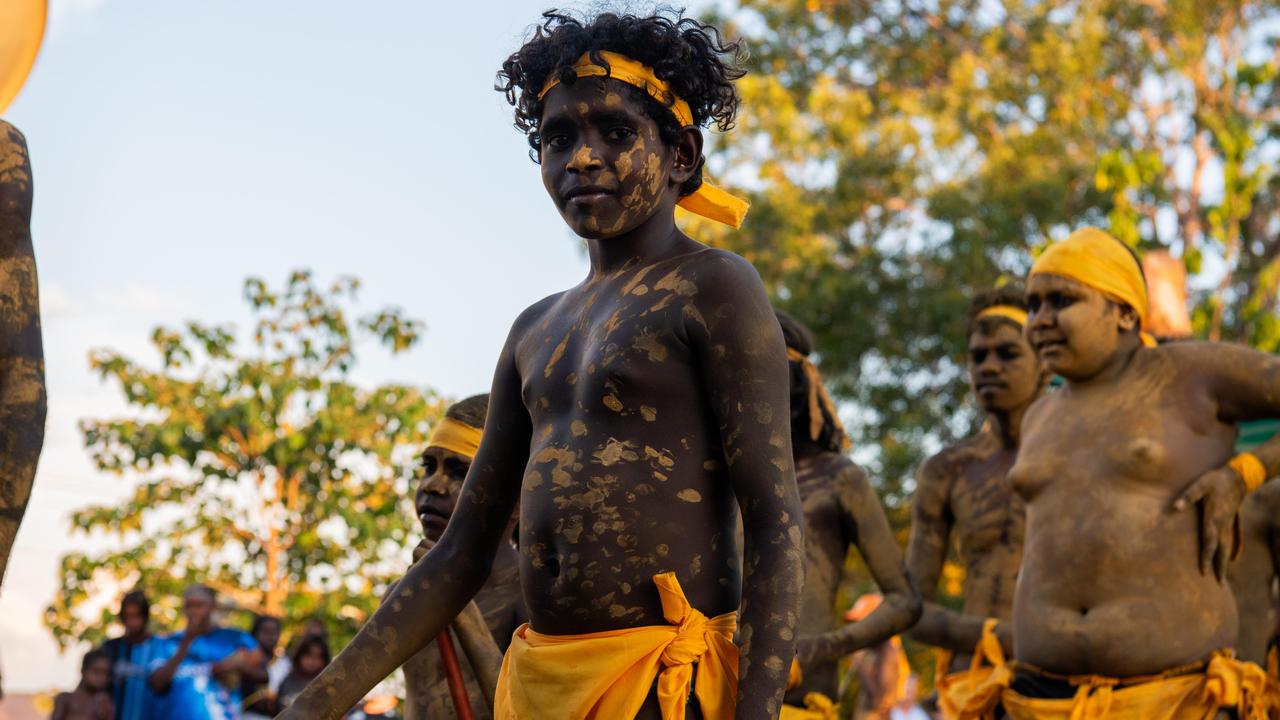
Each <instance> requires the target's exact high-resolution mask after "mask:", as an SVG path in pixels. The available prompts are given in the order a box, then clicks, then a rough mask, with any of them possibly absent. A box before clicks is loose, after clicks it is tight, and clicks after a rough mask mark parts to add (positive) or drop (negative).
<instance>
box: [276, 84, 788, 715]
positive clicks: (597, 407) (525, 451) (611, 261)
mask: <svg viewBox="0 0 1280 720" xmlns="http://www.w3.org/2000/svg"><path fill="white" fill-rule="evenodd" d="M545 106H546V109H545V110H544V113H543V118H542V120H543V124H542V136H543V143H544V144H543V146H542V149H543V152H542V153H541V157H540V160H541V164H542V175H543V179H544V185H546V186H547V189H548V193H549V194H550V195H551V198H552V201H553V202H554V203H555V205H556V207H557V208H558V209H559V210H560V212H561V214H562V216H563V217H564V218H565V221H566V222H567V223H568V224H569V226H570V227H571V228H572V229H573V230H574V231H575V232H578V233H579V234H580V235H582V236H583V237H585V238H586V239H587V241H588V243H587V244H588V250H589V254H590V259H591V271H590V273H589V275H588V277H587V279H586V280H584V281H583V282H582V283H581V284H579V285H578V286H576V287H574V288H571V289H570V290H567V291H565V292H563V293H559V294H556V295H553V296H551V297H548V298H546V299H544V300H542V301H540V302H538V303H536V304H534V305H533V306H532V307H530V308H529V309H528V310H526V311H525V312H524V313H523V314H522V315H521V316H520V317H519V318H518V319H517V320H516V322H515V324H514V326H513V328H512V331H511V334H510V336H509V338H508V341H507V344H506V346H505V348H504V349H503V351H502V354H501V357H500V359H499V362H498V368H497V371H496V373H495V378H494V384H493V390H492V393H491V399H490V408H489V417H488V421H487V424H486V427H485V433H484V440H483V441H482V443H481V446H480V449H479V451H478V453H477V456H476V459H475V462H474V463H473V465H472V468H471V471H470V472H469V473H468V475H467V480H466V483H465V485H464V487H463V489H462V496H461V498H460V499H459V501H458V505H457V508H456V510H455V512H454V517H453V520H452V522H450V523H449V526H448V528H447V529H446V530H445V532H444V534H443V535H442V536H441V538H440V542H439V543H438V544H437V545H436V546H435V547H434V548H433V549H432V551H431V552H429V553H428V554H427V555H426V556H425V557H424V558H423V559H422V560H421V561H419V562H418V563H417V564H416V565H415V566H414V567H413V568H412V569H411V570H410V571H409V573H408V575H406V577H405V579H404V581H402V582H401V583H400V585H399V586H398V587H397V590H396V592H395V593H394V594H393V596H392V597H390V598H388V600H387V602H386V603H384V605H383V606H382V608H381V609H379V611H378V612H377V613H376V614H375V615H374V616H373V618H371V619H370V621H369V623H368V624H367V625H366V626H365V628H363V629H362V630H361V632H360V634H359V635H358V636H357V637H356V639H355V640H353V642H352V644H351V645H350V646H349V647H348V649H347V650H345V651H343V653H342V655H340V656H339V658H338V659H337V660H335V662H334V664H333V665H332V666H330V668H328V669H327V670H326V671H325V673H324V674H323V675H322V676H321V677H320V678H319V679H318V680H317V681H316V682H315V683H313V684H312V686H311V687H310V688H308V690H307V691H306V693H304V694H303V696H301V697H300V699H299V701H298V702H297V703H295V705H294V706H293V707H292V708H291V710H290V714H289V715H287V717H299V718H301V717H307V718H312V717H336V716H337V711H335V710H333V708H337V707H343V708H345V707H348V706H349V705H350V704H351V703H352V702H354V701H355V700H356V699H357V698H359V697H360V694H361V693H362V692H363V690H364V689H365V688H368V687H371V686H372V685H374V684H375V683H376V682H377V681H378V680H380V679H381V678H382V677H384V676H385V675H386V674H387V673H389V672H390V671H391V670H392V669H394V668H395V667H396V666H397V665H398V664H399V663H400V662H402V661H403V660H404V658H406V657H407V656H408V655H409V654H411V653H413V652H414V651H416V650H417V648H419V647H421V646H422V645H423V644H425V642H427V641H428V640H429V639H431V638H433V637H434V636H435V635H437V634H439V632H440V630H441V629H442V628H443V627H444V626H445V623H447V622H448V621H449V619H451V618H452V617H453V615H454V614H456V613H457V611H458V610H459V609H461V607H462V605H463V604H464V603H465V602H466V600H467V599H468V598H470V597H471V595H472V594H474V593H475V591H476V590H477V589H478V588H479V585H480V584H481V583H482V582H483V579H484V577H486V576H487V574H488V570H489V566H490V562H491V559H492V557H493V554H494V551H495V550H496V548H497V545H498V544H499V543H500V542H502V541H503V537H502V536H503V531H504V529H505V528H506V526H507V519H508V517H509V516H510V513H511V512H512V510H513V509H514V507H515V503H516V499H517V498H519V500H520V550H521V558H520V563H521V567H520V582H521V586H522V588H523V591H524V597H525V600H526V605H527V607H528V609H529V614H530V622H531V625H532V627H533V629H534V630H536V631H538V632H541V633H546V634H577V633H590V632H597V631H606V630H615V629H620V628H629V627H639V626H646V625H660V626H665V625H667V624H668V623H667V621H666V619H665V618H664V617H663V614H662V606H661V602H660V601H659V596H658V592H657V590H656V588H655V587H654V585H653V580H652V578H653V576H654V575H655V574H657V573H661V572H665V571H673V572H675V573H676V575H677V577H678V578H679V581H680V584H681V586H682V587H683V589H684V591H685V594H686V595H687V596H688V598H689V602H690V604H691V605H693V607H695V608H697V609H699V610H700V611H702V612H703V613H705V614H706V615H707V616H715V615H719V614H722V613H726V612H732V611H735V610H739V609H741V612H740V616H739V627H740V631H739V643H740V647H741V649H742V658H741V662H740V666H739V667H740V679H739V685H738V693H739V697H738V707H737V717H738V718H773V717H776V715H777V713H778V711H779V709H780V704H781V700H782V693H783V690H784V686H785V682H786V674H787V669H788V666H789V663H790V660H791V658H792V656H793V654H794V642H795V640H794V638H795V626H796V622H797V617H796V606H797V601H798V596H799V591H800V588H801V587H802V586H803V563H804V538H803V530H802V528H801V524H800V519H801V508H800V504H799V500H798V497H797V493H796V486H795V479H794V472H793V469H792V456H791V441H790V429H789V418H788V413H787V408H788V397H787V384H788V383H787V363H786V355H785V349H784V347H783V343H782V338H781V332H780V330H779V328H778V325H777V322H776V320H775V319H774V316H773V312H772V309H771V307H770V305H769V302H768V299H767V297H766V296H765V292H764V288H763V285H762V283H761V282H760V279H759V277H758V275H757V274H756V273H755V271H754V269H753V268H751V266H750V265H749V264H748V263H746V262H745V261H744V260H742V259H741V258H739V257H737V256H735V255H732V254H730V253H727V252H723V251H719V250H714V249H710V248H707V247H706V246H703V245H701V244H700V243H697V242H695V241H693V240H691V239H689V238H688V237H686V236H685V235H683V234H682V233H680V232H679V230H678V229H677V228H676V227H675V221H674V206H675V203H676V201H677V200H678V198H679V187H680V184H681V183H682V182H684V181H685V180H687V179H688V178H689V177H691V176H692V174H693V173H694V171H695V169H696V167H697V162H698V159H699V157H700V155H701V148H702V136H701V133H700V131H699V130H698V129H697V128H696V127H688V128H685V129H684V130H683V131H682V132H681V133H680V141H679V142H678V143H677V144H676V145H675V146H674V147H671V146H667V145H665V144H664V143H663V142H662V141H661V139H660V138H659V136H658V132H657V127H656V125H655V124H654V122H653V121H652V120H651V119H649V118H648V117H647V116H646V115H645V114H644V113H643V112H642V111H641V108H640V107H639V106H638V105H637V104H636V103H635V101H634V100H633V99H632V96H631V94H630V92H629V91H628V90H627V86H625V85H621V84H620V83H618V81H616V80H611V79H600V78H583V79H581V80H579V81H578V82H575V83H571V84H563V85H560V86H557V87H556V88H553V89H552V90H551V92H550V93H548V95H547V96H546V99H545ZM739 511H741V513H742V518H743V522H744V527H745V531H744V539H745V547H738V544H737V542H736V540H735V532H734V529H735V524H736V521H737V515H738V512H739ZM740 558H742V559H740ZM694 708H695V706H690V710H691V711H693V710H694ZM638 717H642V718H651V717H658V714H657V706H656V703H655V702H654V701H653V698H652V697H651V698H650V701H648V702H646V705H645V707H644V708H642V709H641V711H640V714H639V715H638Z"/></svg>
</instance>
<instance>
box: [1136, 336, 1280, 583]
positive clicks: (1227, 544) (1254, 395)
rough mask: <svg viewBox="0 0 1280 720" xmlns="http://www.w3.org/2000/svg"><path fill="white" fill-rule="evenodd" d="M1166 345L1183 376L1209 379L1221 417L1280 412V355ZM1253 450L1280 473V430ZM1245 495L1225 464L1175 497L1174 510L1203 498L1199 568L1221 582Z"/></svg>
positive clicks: (1271, 472)
mask: <svg viewBox="0 0 1280 720" xmlns="http://www.w3.org/2000/svg"><path fill="white" fill-rule="evenodd" d="M1161 350H1163V351H1165V352H1168V353H1169V354H1170V355H1172V356H1173V359H1174V361H1175V362H1178V363H1179V365H1180V367H1183V368H1185V373H1186V375H1184V377H1189V378H1193V379H1194V380H1202V381H1203V382H1206V383H1207V387H1208V391H1209V395H1210V398H1211V400H1212V401H1213V402H1215V403H1216V405H1217V408H1218V419H1219V420H1220V421H1222V422H1224V423H1228V424H1235V423H1239V422H1243V421H1246V420H1261V419H1265V418H1280V358H1277V357H1276V356H1274V355H1269V354H1267V353H1263V352H1259V351H1257V350H1254V349H1252V348H1249V347H1245V346H1243V345H1233V344H1229V343H1186V344H1184V345H1172V346H1169V347H1168V348H1161ZM1250 452H1251V453H1252V454H1253V455H1254V456H1255V457H1257V458H1258V459H1259V460H1260V461H1262V464H1263V466H1264V467H1265V468H1266V471H1267V472H1266V474H1267V477H1268V478H1274V477H1275V476H1276V475H1277V474H1280V436H1276V437H1273V438H1271V439H1270V440H1267V441H1266V442H1264V443H1262V444H1261V445H1259V446H1258V447H1256V448H1254V449H1253V450H1251V451H1250ZM1244 495H1245V486H1244V481H1243V479H1242V478H1241V476H1240V475H1239V474H1238V473H1236V471H1235V470H1233V469H1231V468H1230V467H1228V466H1225V465H1224V466H1222V467H1219V468H1215V469H1213V470H1210V471H1209V472H1207V473H1204V474H1203V475H1201V476H1200V477H1198V478H1196V480H1195V481H1193V482H1192V483H1191V484H1190V485H1188V486H1187V488H1186V489H1185V490H1183V491H1182V493H1181V494H1180V495H1179V496H1178V497H1177V499H1176V500H1175V501H1174V509H1175V510H1185V509H1187V508H1189V507H1191V506H1192V505H1196V504H1200V506H1201V513H1202V518H1203V521H1202V525H1201V527H1202V528H1203V529H1202V531H1201V536H1200V572H1201V573H1203V574H1208V573H1209V572H1210V571H1211V570H1212V572H1213V573H1214V575H1215V576H1216V577H1217V578H1218V581H1219V582H1222V583H1225V582H1226V581H1227V564H1228V562H1229V561H1230V558H1231V555H1232V551H1233V540H1232V528H1233V527H1234V523H1235V517H1236V514H1237V513H1238V512H1240V503H1241V502H1243V501H1244Z"/></svg>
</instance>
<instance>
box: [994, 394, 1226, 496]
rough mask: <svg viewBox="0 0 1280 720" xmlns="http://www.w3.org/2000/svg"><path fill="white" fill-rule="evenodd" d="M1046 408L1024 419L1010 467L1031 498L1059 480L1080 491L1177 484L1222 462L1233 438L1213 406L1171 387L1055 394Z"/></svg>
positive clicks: (1011, 475) (1023, 492)
mask: <svg viewBox="0 0 1280 720" xmlns="http://www.w3.org/2000/svg"><path fill="white" fill-rule="evenodd" d="M1045 409H1046V410H1051V412H1042V413H1039V414H1038V415H1037V416H1036V417H1035V418H1033V419H1032V420H1031V421H1029V422H1028V423H1027V424H1026V425H1025V426H1024V428H1023V437H1022V448H1021V451H1020V452H1019V456H1018V460H1017V462H1016V463H1015V464H1014V467H1013V468H1012V469H1011V471H1010V473H1009V478H1010V480H1011V482H1012V484H1013V488H1014V489H1015V490H1016V491H1017V492H1018V493H1019V494H1020V495H1021V496H1022V497H1023V498H1024V499H1026V500H1027V501H1031V500H1032V499H1033V498H1034V497H1035V495H1037V494H1038V493H1039V492H1040V491H1042V490H1045V489H1048V488H1049V487H1052V486H1053V485H1054V484H1055V483H1057V482H1063V483H1066V484H1067V485H1069V486H1071V487H1073V488H1075V489H1076V490H1078V491H1080V492H1082V493H1083V492H1087V491H1089V490H1091V489H1092V488H1094V487H1095V486H1097V487H1101V486H1102V485H1107V486H1114V484H1115V483H1116V482H1117V481H1129V482H1134V483H1137V484H1138V486H1147V487H1150V488H1152V489H1160V491H1164V490H1167V489H1174V488H1180V487H1182V486H1183V485H1185V483H1186V482H1187V481H1188V479H1189V478H1191V477H1194V476H1196V475H1198V474H1200V473H1201V472H1204V471H1205V470H1208V469H1209V468H1211V467H1215V466H1216V465H1217V464H1219V463H1220V462H1221V456H1222V455H1223V453H1225V452H1227V450H1228V449H1229V447H1230V444H1231V435H1232V432H1231V429H1230V428H1229V427H1227V426H1225V425H1223V424H1222V423H1221V422H1219V421H1218V420H1217V419H1216V417H1215V416H1214V413H1213V410H1212V408H1210V407H1207V406H1204V405H1203V404H1198V403H1195V402H1192V401H1188V400H1186V399H1185V398H1182V397H1179V396H1178V395H1176V394H1175V393H1171V392H1169V391H1168V389H1167V388H1149V389H1147V391H1146V392H1141V393H1140V392H1123V391H1121V392H1117V393H1116V394H1115V395H1113V396H1111V397H1101V396H1100V395H1099V394H1093V395H1090V396H1087V397H1081V398H1070V397H1064V398H1056V399H1055V402H1054V403H1053V404H1052V405H1050V406H1049V407H1047V408H1045Z"/></svg>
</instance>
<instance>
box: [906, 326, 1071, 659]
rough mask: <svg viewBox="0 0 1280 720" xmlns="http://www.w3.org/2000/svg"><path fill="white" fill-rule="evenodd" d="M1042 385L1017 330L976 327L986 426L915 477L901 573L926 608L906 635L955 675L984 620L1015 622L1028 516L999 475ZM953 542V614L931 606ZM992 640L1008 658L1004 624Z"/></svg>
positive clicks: (977, 382) (973, 372)
mask: <svg viewBox="0 0 1280 720" xmlns="http://www.w3.org/2000/svg"><path fill="white" fill-rule="evenodd" d="M1046 379H1047V376H1046V374H1045V372H1044V371H1043V369H1042V368H1041V366H1040V361H1039V360H1038V359H1037V358H1036V354H1035V351H1034V350H1032V348H1031V346H1030V345H1029V344H1028V343H1027V341H1026V339H1025V338H1024V337H1023V335H1022V329H1021V328H1020V327H1018V326H1017V325H1016V324H1015V323H1013V322H1011V321H1006V320H1001V319H996V318H991V319H984V320H981V321H979V323H978V324H977V326H976V327H975V328H974V331H973V332H972V333H971V334H970V336H969V384H970V388H971V389H972V390H973V394H974V397H976V398H977V399H978V404H979V405H980V406H981V407H982V409H983V410H984V411H985V412H986V414H987V421H986V423H985V424H984V425H983V427H982V429H981V430H980V431H978V433H977V434H976V435H974V436H973V437H971V438H967V439H965V440H963V441H961V442H959V443H957V444H955V445H953V446H951V447H949V448H946V449H945V450H943V451H942V452H940V453H938V454H937V455H934V456H933V457H931V458H929V459H928V460H927V461H926V462H925V463H924V465H923V466H921V468H920V472H919V473H918V474H917V477H916V491H915V497H914V500H913V503H912V510H911V513H912V517H911V541H910V543H909V544H908V546H907V569H908V571H909V572H910V573H911V577H912V579H914V580H915V582H916V586H917V587H918V588H919V589H920V592H921V593H922V594H923V595H924V597H925V606H924V615H923V616H922V617H921V618H920V622H919V623H917V624H916V626H915V627H914V628H913V629H912V630H911V633H910V634H911V637H912V638H913V639H915V640H919V641H921V642H925V643H928V644H930V645H936V646H938V647H940V648H944V649H947V650H950V651H952V652H953V653H955V655H954V658H953V661H952V665H951V667H952V669H953V670H959V669H962V668H966V667H968V666H969V656H970V654H971V653H972V652H973V649H974V647H976V646H977V644H978V639H979V638H980V637H981V635H982V624H983V621H984V620H986V618H997V619H998V620H1002V621H1008V620H1009V619H1010V618H1011V617H1012V616H1013V590H1014V587H1015V585H1016V583H1017V580H1018V567H1019V566H1020V565H1021V564H1022V540H1023V534H1024V532H1025V528H1026V509H1025V507H1024V506H1023V503H1022V499H1021V498H1020V497H1018V495H1017V494H1016V493H1015V492H1014V491H1013V486H1012V485H1010V484H1009V480H1008V478H1007V477H1006V475H1007V474H1008V472H1009V468H1011V467H1013V461H1014V458H1015V457H1016V456H1017V454H1018V440H1019V430H1020V426H1021V424H1022V417H1023V415H1024V414H1025V413H1026V411H1027V408H1029V407H1030V406H1031V404H1032V403H1033V402H1035V401H1036V400H1037V399H1038V398H1039V397H1040V396H1041V394H1043V392H1044V387H1045V383H1046ZM952 543H954V544H955V547H956V549H957V551H958V554H959V558H960V562H961V564H962V565H963V567H964V572H965V576H964V598H965V603H964V609H963V610H962V611H961V612H955V611H953V610H950V609H948V608H945V607H943V606H941V605H938V604H937V603H935V602H933V599H934V598H935V597H936V594H937V588H938V579H939V578H940V577H941V575H942V568H943V565H944V564H945V562H946V559H947V551H948V550H949V549H950V548H951V546H952ZM997 633H998V634H999V636H1000V639H1001V641H1002V643H1003V644H1004V645H1005V646H1006V649H1008V650H1009V651H1012V649H1013V647H1012V631H1011V628H1010V627H1009V624H1008V622H1002V623H1000V624H999V625H997Z"/></svg>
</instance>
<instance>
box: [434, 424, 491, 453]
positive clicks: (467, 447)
mask: <svg viewBox="0 0 1280 720" xmlns="http://www.w3.org/2000/svg"><path fill="white" fill-rule="evenodd" d="M480 436H481V430H480V429H479V428H474V427H471V426H470V425H468V424H466V423H464V422H459V421H458V420H454V419H453V418H444V419H443V420H441V421H440V422H439V423H438V424H437V425H436V427H435V429H434V430H432V431H431V439H430V440H427V447H429V448H433V447H438V448H443V449H445V450H448V451H450V452H456V453H458V454H459V455H465V456H467V457H469V458H474V457H475V456H476V450H478V449H479V448H480Z"/></svg>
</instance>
